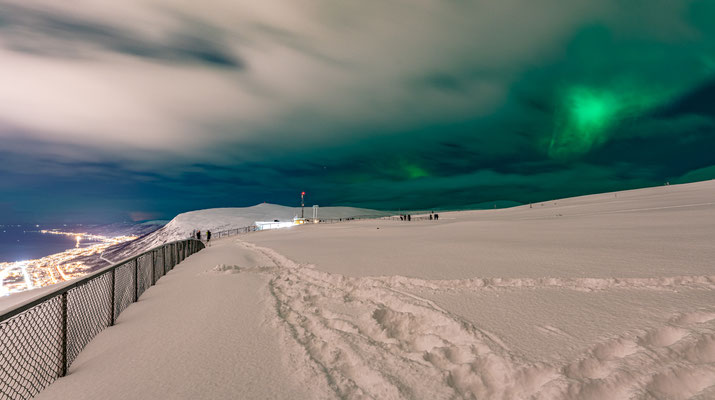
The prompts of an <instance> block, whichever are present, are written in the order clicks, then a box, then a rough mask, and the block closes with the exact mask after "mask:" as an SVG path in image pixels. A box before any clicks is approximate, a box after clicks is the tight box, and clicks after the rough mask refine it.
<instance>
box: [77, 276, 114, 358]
mask: <svg viewBox="0 0 715 400" xmlns="http://www.w3.org/2000/svg"><path fill="white" fill-rule="evenodd" d="M111 292H112V276H111V275H110V273H104V274H102V275H99V276H98V277H96V278H94V279H92V280H91V281H89V282H87V283H85V284H84V285H81V286H77V287H75V288H73V289H70V290H69V291H68V292H67V365H70V364H72V361H74V359H75V358H77V355H78V354H79V352H80V351H82V349H83V348H84V346H86V345H87V343H89V341H90V340H92V339H93V338H94V337H95V336H96V335H97V334H98V333H99V332H101V331H102V330H104V328H106V327H108V326H109V324H110V323H111V318H112V314H111V306H112V303H111Z"/></svg>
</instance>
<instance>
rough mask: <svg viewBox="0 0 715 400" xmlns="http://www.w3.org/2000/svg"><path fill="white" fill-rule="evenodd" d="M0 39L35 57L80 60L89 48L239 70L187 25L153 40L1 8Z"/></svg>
mask: <svg viewBox="0 0 715 400" xmlns="http://www.w3.org/2000/svg"><path fill="white" fill-rule="evenodd" d="M0 34H2V36H3V38H4V39H5V42H6V44H7V45H8V46H9V47H11V48H13V49H15V50H19V51H26V52H30V53H35V54H37V55H52V56H60V57H67V56H71V57H77V56H81V55H86V52H83V51H82V50H83V48H84V47H86V46H92V47H97V48H101V49H103V50H105V51H109V52H117V53H121V54H127V55H131V56H135V57H141V58H147V59H152V60H157V61H162V62H172V63H182V62H185V63H186V62H188V63H201V64H206V65H209V66H216V67H227V68H236V69H242V68H244V67H245V65H244V62H243V61H242V60H241V59H240V58H239V57H237V56H236V55H234V54H232V52H231V51H230V50H228V49H227V48H225V46H222V44H221V42H222V38H221V36H220V35H219V34H217V33H215V32H200V29H199V27H197V26H192V25H191V24H189V26H186V27H184V28H183V29H182V30H181V31H177V32H169V33H167V34H166V37H165V38H162V39H155V38H149V37H146V36H142V35H141V34H140V33H139V32H136V31H131V30H128V29H126V28H121V27H118V26H112V25H109V24H103V23H97V22H94V21H91V20H87V19H84V18H79V17H77V16H74V15H71V14H69V13H66V12H62V11H59V12H57V11H53V10H51V9H45V8H31V7H27V6H17V5H10V4H6V5H4V6H3V15H2V17H0Z"/></svg>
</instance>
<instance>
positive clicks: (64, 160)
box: [0, 0, 715, 222]
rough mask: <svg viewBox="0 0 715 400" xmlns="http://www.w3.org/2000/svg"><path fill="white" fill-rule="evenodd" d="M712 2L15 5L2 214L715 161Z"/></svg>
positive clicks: (518, 185) (0, 110)
mask: <svg viewBox="0 0 715 400" xmlns="http://www.w3.org/2000/svg"><path fill="white" fill-rule="evenodd" d="M712 20H715V3H713V2H712V1H707V0H694V1H680V2H671V1H665V0H656V1H645V0H635V1H629V2H623V1H618V0H604V1H600V2H593V1H585V0H576V1H570V2H563V1H557V0H548V1H544V2H538V4H537V2H528V1H525V0H506V1H501V2H486V1H433V0H419V1H412V2H406V1H402V0H385V1H382V2H376V3H365V2H339V3H336V2H334V1H327V0H301V1H296V2H283V1H276V2H259V3H256V2H250V1H233V2H229V1H226V0H211V1H207V2H202V3H201V4H194V3H192V2H183V1H179V2H176V1H172V2H167V1H163V0H132V1H127V2H122V3H121V4H113V5H111V6H110V5H107V4H106V3H105V2H100V1H97V0H81V1H79V2H77V3H76V4H75V3H73V4H71V5H70V4H66V5H65V4H60V3H57V2H51V1H47V0H35V1H30V2H28V1H17V0H0V60H2V62H0V102H1V103H2V105H3V106H2V107H0V140H2V143H3V145H2V146H1V147H0V157H2V158H1V159H2V161H3V162H2V163H0V173H2V176H3V179H2V181H1V183H0V196H1V197H0V206H2V207H0V209H1V210H2V211H0V221H2V222H33V221H40V220H48V219H50V220H56V221H58V222H59V221H63V222H65V221H66V222H83V221H115V220H122V219H134V220H142V219H152V218H171V217H172V216H173V215H175V214H176V213H179V212H183V211H187V210H192V209H199V208H209V207H224V206H247V205H252V204H256V203H259V202H263V201H267V202H271V203H279V204H285V205H295V204H296V203H297V201H298V199H299V197H298V194H299V193H300V192H301V191H303V190H305V191H306V192H307V193H308V194H307V198H306V200H307V202H308V203H309V204H320V205H353V206H359V207H372V208H382V209H403V210H404V209H424V208H442V209H445V208H446V209H449V208H464V207H473V206H480V205H484V204H487V205H488V204H495V203H496V204H499V205H509V204H515V203H528V202H536V201H544V200H549V199H554V198H559V197H566V196H573V195H580V194H588V193H596V192H603V191H612V190H624V189H630V188H637V187H644V186H653V185H662V184H663V183H664V182H670V183H677V182H688V181H695V180H704V179H713V178H715V151H713V149H715V24H713V23H712V22H711V21H712Z"/></svg>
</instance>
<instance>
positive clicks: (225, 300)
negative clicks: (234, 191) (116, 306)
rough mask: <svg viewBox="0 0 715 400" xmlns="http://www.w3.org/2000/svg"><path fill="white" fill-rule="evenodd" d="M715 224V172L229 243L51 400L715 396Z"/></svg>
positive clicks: (102, 344) (191, 264)
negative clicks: (706, 177) (704, 177)
mask: <svg viewBox="0 0 715 400" xmlns="http://www.w3.org/2000/svg"><path fill="white" fill-rule="evenodd" d="M321 211H322V209H321ZM202 214H203V215H202ZM219 214H220V212H219V211H216V214H215V215H212V216H209V215H207V212H199V213H197V214H196V215H193V216H191V218H192V223H194V221H198V220H199V219H202V218H203V220H202V221H203V222H204V223H205V224H206V225H208V224H210V223H218V221H214V218H219V217H218V215H219ZM220 218H223V217H220ZM212 221H213V222H212ZM182 226H185V227H188V226H189V224H183V225H182ZM713 237H715V181H707V182H700V183H694V184H687V185H677V186H676V185H673V186H666V187H657V188H648V189H641V190H634V191H629V192H619V193H607V194H600V195H594V196H584V197H578V198H572V199H562V200H555V201H550V202H545V203H543V205H542V203H538V204H533V205H532V206H531V208H530V207H529V205H525V206H520V207H515V208H511V209H503V210H485V211H466V212H454V213H440V219H439V221H413V222H402V221H390V220H365V221H350V222H345V223H341V224H332V225H306V226H300V227H296V228H291V229H288V230H277V231H262V232H256V233H251V234H247V235H241V236H238V237H230V238H225V239H220V240H217V241H216V242H215V243H214V244H212V246H211V247H210V248H207V249H205V250H203V251H201V252H199V253H198V254H195V255H193V256H191V257H189V258H188V259H187V260H185V261H184V262H182V263H181V264H180V265H179V266H177V267H176V268H175V269H174V270H173V271H171V272H170V273H169V274H168V275H167V276H166V277H164V278H162V279H161V280H160V281H159V284H158V285H157V286H155V287H152V288H150V289H149V290H148V291H147V292H146V294H144V295H143V296H142V298H141V299H140V301H139V303H137V304H134V305H132V306H130V307H129V308H128V309H127V310H126V311H125V312H124V313H123V314H122V315H121V316H120V317H119V319H118V321H117V322H118V323H117V326H115V327H112V328H109V329H107V330H105V331H104V332H102V333H100V334H99V335H98V336H97V337H96V338H95V340H94V341H92V342H91V343H90V344H89V346H88V347H87V348H86V349H85V350H84V351H83V352H82V353H81V354H80V355H79V357H78V358H77V360H76V361H75V363H74V364H73V365H72V367H71V369H70V374H69V375H68V376H67V377H65V378H62V379H60V380H58V381H57V382H56V383H54V384H53V385H52V386H50V387H49V388H48V389H47V390H45V391H44V392H42V393H41V394H40V396H39V398H41V399H60V398H87V399H89V398H97V397H102V398H196V397H205V398H291V399H294V398H295V399H301V398H350V399H352V398H355V399H360V398H379V399H399V398H416V399H440V398H450V399H452V398H480V399H522V398H532V399H606V398H607V399H631V398H645V399H688V398H689V399H701V400H702V399H712V398H715V263H714V262H713V261H712V260H715V246H713V245H712V238H713Z"/></svg>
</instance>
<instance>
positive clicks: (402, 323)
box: [222, 242, 715, 399]
mask: <svg viewBox="0 0 715 400" xmlns="http://www.w3.org/2000/svg"><path fill="white" fill-rule="evenodd" d="M241 243H242V245H244V246H246V247H248V248H250V249H253V250H254V251H257V252H260V253H262V254H263V255H265V256H267V257H268V258H269V259H271V260H272V261H273V263H275V265H274V266H270V267H263V268H257V269H253V271H254V272H258V273H263V274H269V275H270V277H271V279H270V284H269V291H270V293H271V296H272V297H273V300H274V301H275V315H273V316H272V318H273V322H275V323H276V324H277V325H278V326H280V327H281V328H282V331H283V332H284V334H285V343H286V345H287V346H288V348H287V349H286V351H287V352H288V354H289V355H290V356H289V357H290V359H291V360H292V361H291V362H292V363H293V364H294V366H295V367H296V369H297V370H298V371H299V372H300V373H302V374H304V375H305V376H304V379H306V381H307V382H313V383H314V385H316V386H315V391H316V396H317V397H325V398H335V397H338V398H349V399H361V398H379V399H400V398H414V399H452V398H479V399H514V398H531V399H603V398H609V399H621V398H622V399H630V398H643V399H660V398H668V399H686V398H697V399H706V398H711V397H712V396H713V395H715V386H713V385H715V308H713V310H699V311H698V310H694V311H693V312H690V313H687V314H682V315H678V316H675V317H673V319H671V321H670V322H669V323H668V324H666V325H664V326H661V327H658V328H656V329H653V330H650V331H644V332H641V333H640V334H625V335H623V336H619V337H614V338H612V339H610V340H608V341H605V342H602V343H598V344H596V345H595V346H594V347H593V348H591V350H589V351H588V352H586V353H585V354H582V355H581V356H580V357H577V358H576V359H574V360H571V361H569V362H567V363H564V364H561V365H550V364H547V363H539V362H533V361H528V360H526V359H523V358H521V357H519V356H517V355H516V354H515V353H513V352H511V351H510V350H509V348H508V347H507V346H505V345H504V344H503V343H502V341H501V340H500V339H499V338H498V337H496V336H495V335H494V334H492V333H490V332H487V331H484V330H481V329H479V328H478V327H477V326H474V325H473V324H471V323H469V322H467V321H465V320H463V319H461V318H459V317H458V316H456V315H453V314H451V313H449V312H448V311H446V310H444V309H442V308H440V307H439V306H437V305H436V304H434V303H433V302H431V301H429V300H427V299H423V298H421V297H419V296H416V295H414V294H411V293H409V292H408V291H409V290H410V289H429V290H434V291H450V290H455V289H460V290H464V289H465V288H466V289H469V290H490V289H498V288H504V287H507V288H512V289H518V288H533V287H548V286H554V287H563V288H565V289H572V290H600V289H606V288H638V289H647V290H677V289H678V288H680V287H686V288H698V289H704V290H712V289H714V288H715V279H713V277H711V276H703V277H675V278H645V279H586V278H584V279H558V278H555V279H544V280H538V279H508V280H506V279H504V280H502V279H488V280H483V279H470V280H462V281H459V280H456V281H455V280H452V281H429V280H422V279H411V278H405V277H380V278H367V277H364V278H349V277H344V276H341V275H338V274H330V273H326V272H322V271H319V270H317V269H315V268H313V267H312V266H309V265H299V264H296V263H295V262H293V261H291V260H289V259H287V258H285V257H283V256H282V255H280V254H278V253H276V252H275V251H273V250H271V249H267V248H262V247H258V246H255V245H252V244H249V243H244V242H241ZM226 269H230V267H226V266H223V267H222V270H224V271H225V270H226ZM249 270H250V269H249ZM241 271H246V270H245V269H242V268H240V267H239V268H236V269H235V271H234V272H241ZM246 272H247V271H246ZM541 329H544V330H547V331H548V333H550V334H554V335H560V334H565V333H564V332H561V331H559V330H558V329H556V328H554V327H549V326H543V327H541Z"/></svg>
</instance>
